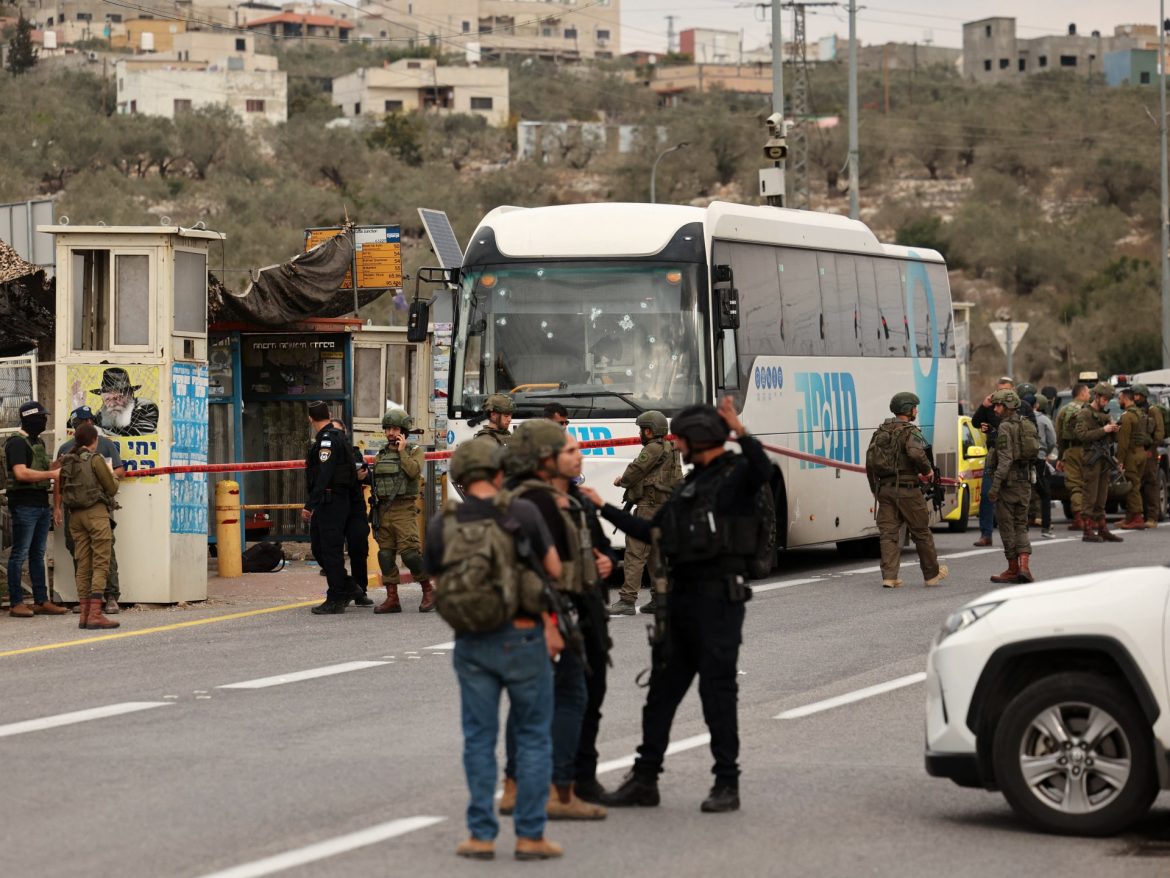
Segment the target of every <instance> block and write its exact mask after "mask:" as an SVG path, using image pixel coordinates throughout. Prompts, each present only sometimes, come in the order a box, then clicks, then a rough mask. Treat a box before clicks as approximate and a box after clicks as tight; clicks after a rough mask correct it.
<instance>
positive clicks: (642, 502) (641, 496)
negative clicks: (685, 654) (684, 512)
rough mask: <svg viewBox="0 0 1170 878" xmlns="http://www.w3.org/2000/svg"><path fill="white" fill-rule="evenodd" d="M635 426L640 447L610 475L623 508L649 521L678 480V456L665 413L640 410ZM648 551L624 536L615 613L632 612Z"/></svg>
mask: <svg viewBox="0 0 1170 878" xmlns="http://www.w3.org/2000/svg"><path fill="white" fill-rule="evenodd" d="M634 423H635V424H636V425H637V426H638V430H639V438H640V439H641V440H642V451H641V452H640V453H639V454H638V456H637V457H636V458H634V459H633V460H632V461H630V463H629V465H628V466H627V467H626V469H625V472H623V473H622V474H621V475H620V476H618V477H617V478H616V479H614V481H613V483H614V485H615V486H616V487H618V488H624V489H625V495H624V497H623V500H624V502H625V504H626V508H627V509H629V508H630V507H633V508H634V515H636V516H637V517H638V518H644V519H646V520H647V521H649V520H650V519H651V518H653V517H654V516H655V514H656V513H657V512H658V510H659V509H661V508H662V504H663V503H665V502H666V500H667V498H668V497H670V495H671V493H672V492H673V491H674V488H675V486H676V485H677V484H678V483H679V482H681V481H682V460H681V459H680V457H679V453H678V451H677V450H676V449H675V447H674V443H673V442H671V441H670V440H669V439H667V438H666V434H667V429H668V428H667V423H666V415H664V414H662V412H655V411H650V412H642V414H640V415H638V419H637V420H636V421H634ZM649 555H650V545H649V544H648V543H643V542H642V541H641V540H636V539H634V538H632V537H631V538H629V539H627V540H626V554H625V561H624V564H623V567H624V575H625V579H624V581H623V584H622V590H621V592H620V593H619V596H618V599H617V600H616V601H614V603H613V604H612V605H611V606H610V608H609V612H610V614H611V615H615V616H632V615H633V614H634V605H635V603H636V602H637V599H638V589H640V588H641V587H642V571H643V570H644V569H645V568H646V559H647V557H649ZM642 612H643V613H652V612H654V596H653V594H651V596H650V603H648V604H646V606H644V607H642Z"/></svg>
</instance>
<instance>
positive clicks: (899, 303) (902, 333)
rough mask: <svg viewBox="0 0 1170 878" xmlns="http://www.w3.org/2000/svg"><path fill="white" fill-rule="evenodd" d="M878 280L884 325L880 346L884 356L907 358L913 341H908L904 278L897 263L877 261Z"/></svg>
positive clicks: (875, 273) (880, 307)
mask: <svg viewBox="0 0 1170 878" xmlns="http://www.w3.org/2000/svg"><path fill="white" fill-rule="evenodd" d="M873 267H874V276H875V278H876V279H877V290H878V311H879V319H880V321H881V337H880V338H879V342H878V343H879V344H880V345H881V349H882V356H885V357H907V356H909V355H910V351H909V348H908V346H907V345H908V344H909V339H907V337H906V306H905V304H904V296H903V287H902V276H901V273H900V272H899V271H898V268H899V266H898V262H897V260H894V259H881V258H875V259H874V263H873Z"/></svg>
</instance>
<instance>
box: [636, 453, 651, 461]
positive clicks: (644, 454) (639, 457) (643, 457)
mask: <svg viewBox="0 0 1170 878" xmlns="http://www.w3.org/2000/svg"><path fill="white" fill-rule="evenodd" d="M649 459H650V455H649V454H647V453H646V452H645V451H643V452H642V453H641V454H639V455H638V460H649Z"/></svg>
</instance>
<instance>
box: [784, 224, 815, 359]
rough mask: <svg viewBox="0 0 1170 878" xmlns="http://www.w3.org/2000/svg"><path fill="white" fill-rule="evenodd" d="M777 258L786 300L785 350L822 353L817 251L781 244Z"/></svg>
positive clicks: (795, 352)
mask: <svg viewBox="0 0 1170 878" xmlns="http://www.w3.org/2000/svg"><path fill="white" fill-rule="evenodd" d="M777 259H778V263H777V267H778V269H779V271H780V291H781V294H782V296H783V304H784V327H785V334H786V341H787V343H786V344H785V353H787V354H791V355H796V356H806V357H807V356H817V355H819V354H823V353H824V351H825V344H824V341H823V340H822V338H821V330H822V326H821V282H820V276H819V272H818V269H817V255H816V253H814V252H812V251H811V250H794V249H791V248H789V247H781V248H780V249H779V250H778V252H777Z"/></svg>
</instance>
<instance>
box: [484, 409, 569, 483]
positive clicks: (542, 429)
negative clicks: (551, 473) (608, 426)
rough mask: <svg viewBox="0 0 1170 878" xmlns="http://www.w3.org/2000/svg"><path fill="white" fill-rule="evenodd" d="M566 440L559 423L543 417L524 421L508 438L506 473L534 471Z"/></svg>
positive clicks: (519, 473) (557, 450)
mask: <svg viewBox="0 0 1170 878" xmlns="http://www.w3.org/2000/svg"><path fill="white" fill-rule="evenodd" d="M567 441H568V434H566V433H565V429H564V427H562V426H561V425H560V424H557V423H554V422H553V421H549V420H547V419H545V418H535V419H533V420H531V421H525V422H524V423H523V424H521V425H520V426H519V427H517V428H516V432H515V433H513V434H512V438H511V439H509V440H508V446H507V449H508V450H507V454H506V457H505V461H506V466H507V470H508V475H509V476H519V475H528V474H529V473H533V472H536V468H537V467H538V466H540V462H541V461H542V460H544V459H545V458H546V457H552V456H553V455H555V454H557V453H558V452H559V451H560V450H561V449H562V448H563V447H564V446H565V442H567ZM485 444H486V443H485Z"/></svg>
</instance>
